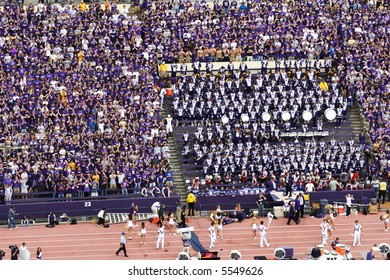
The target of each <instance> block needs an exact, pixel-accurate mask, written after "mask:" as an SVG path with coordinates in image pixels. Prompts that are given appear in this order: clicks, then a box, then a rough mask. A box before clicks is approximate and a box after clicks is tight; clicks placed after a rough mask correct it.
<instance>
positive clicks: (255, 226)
mask: <svg viewBox="0 0 390 280" xmlns="http://www.w3.org/2000/svg"><path fill="white" fill-rule="evenodd" d="M251 230H252V239H253V240H256V231H257V221H256V217H253V218H252V222H251Z"/></svg>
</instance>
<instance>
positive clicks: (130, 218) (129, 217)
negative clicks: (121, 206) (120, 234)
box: [125, 214, 134, 240]
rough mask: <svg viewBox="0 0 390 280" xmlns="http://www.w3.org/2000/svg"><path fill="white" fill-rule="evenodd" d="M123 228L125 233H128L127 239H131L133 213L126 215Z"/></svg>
mask: <svg viewBox="0 0 390 280" xmlns="http://www.w3.org/2000/svg"><path fill="white" fill-rule="evenodd" d="M125 228H126V229H127V233H128V234H129V240H132V239H133V228H134V224H133V215H131V214H129V215H128V218H127V221H126V225H125Z"/></svg>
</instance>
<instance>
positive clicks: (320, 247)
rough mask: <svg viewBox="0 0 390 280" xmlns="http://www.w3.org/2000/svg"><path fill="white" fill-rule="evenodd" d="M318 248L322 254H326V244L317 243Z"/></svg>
mask: <svg viewBox="0 0 390 280" xmlns="http://www.w3.org/2000/svg"><path fill="white" fill-rule="evenodd" d="M317 248H318V249H320V252H321V256H322V255H323V254H324V245H322V244H318V245H317Z"/></svg>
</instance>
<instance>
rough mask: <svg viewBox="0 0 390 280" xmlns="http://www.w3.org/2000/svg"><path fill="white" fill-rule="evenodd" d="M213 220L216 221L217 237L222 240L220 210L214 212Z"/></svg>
mask: <svg viewBox="0 0 390 280" xmlns="http://www.w3.org/2000/svg"><path fill="white" fill-rule="evenodd" d="M215 220H216V221H217V239H218V238H219V239H221V240H223V235H222V220H223V219H222V214H221V212H217V213H216V214H215Z"/></svg>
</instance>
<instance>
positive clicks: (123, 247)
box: [115, 232, 128, 257]
mask: <svg viewBox="0 0 390 280" xmlns="http://www.w3.org/2000/svg"><path fill="white" fill-rule="evenodd" d="M125 235H126V232H122V234H121V237H120V240H119V249H118V250H117V251H116V252H115V254H116V255H117V256H118V255H119V253H120V252H121V251H123V253H124V254H125V257H128V255H127V251H126V237H125Z"/></svg>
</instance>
